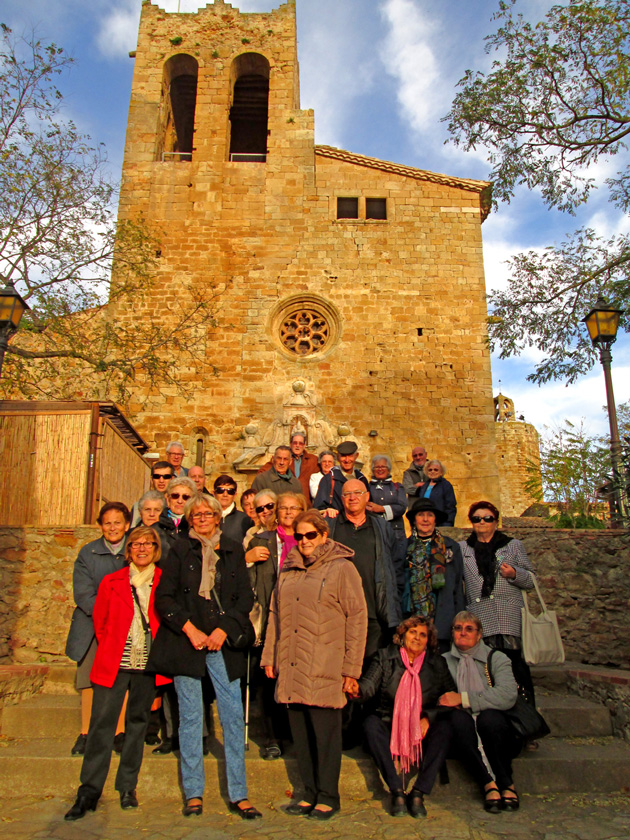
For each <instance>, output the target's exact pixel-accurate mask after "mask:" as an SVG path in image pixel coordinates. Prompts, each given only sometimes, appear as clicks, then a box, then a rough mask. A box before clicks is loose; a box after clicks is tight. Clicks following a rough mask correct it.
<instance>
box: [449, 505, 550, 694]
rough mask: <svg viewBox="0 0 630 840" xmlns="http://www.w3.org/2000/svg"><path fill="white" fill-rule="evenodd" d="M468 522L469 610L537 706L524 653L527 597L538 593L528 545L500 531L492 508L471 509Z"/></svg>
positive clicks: (465, 543) (464, 545)
mask: <svg viewBox="0 0 630 840" xmlns="http://www.w3.org/2000/svg"><path fill="white" fill-rule="evenodd" d="M468 519H469V520H470V522H471V524H472V527H473V532H472V534H471V535H470V536H469V537H468V539H466V540H463V541H462V542H460V547H461V549H462V555H463V558H464V576H465V580H466V598H467V602H468V603H467V609H468V610H470V612H472V613H474V615H476V616H477V617H478V618H479V620H480V621H481V623H482V625H483V640H484V642H485V643H486V645H488V647H491V648H496V649H497V650H501V651H503V653H505V655H506V656H507V657H508V658H509V659H510V660H511V662H512V668H513V669H514V676H515V678H516V681H517V682H518V684H519V685H520V686H521V687H522V688H523V689H524V691H525V693H526V695H527V699H528V700H530V702H532V703H533V702H534V684H533V682H532V677H531V673H530V670H529V666H528V665H527V663H526V662H525V660H524V659H523V656H522V652H521V648H522V642H521V608H522V607H523V591H527V590H529V589H533V588H534V581H533V580H532V573H533V571H534V570H533V568H532V564H531V563H530V561H529V559H528V557H527V554H526V553H525V548H524V547H523V543H522V542H520V541H519V540H515V539H513V538H512V537H508V536H507V534H504V533H503V532H502V531H499V530H498V527H499V511H498V509H497V508H496V507H495V506H494V505H493V504H492V503H491V502H486V501H480V502H475V503H474V504H472V505H471V506H470V508H469V510H468Z"/></svg>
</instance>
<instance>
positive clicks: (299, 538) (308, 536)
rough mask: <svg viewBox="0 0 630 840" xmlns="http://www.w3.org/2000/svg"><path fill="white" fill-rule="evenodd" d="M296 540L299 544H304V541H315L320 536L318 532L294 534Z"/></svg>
mask: <svg viewBox="0 0 630 840" xmlns="http://www.w3.org/2000/svg"><path fill="white" fill-rule="evenodd" d="M294 536H295V539H296V540H297V542H302V540H309V542H310V541H311V540H314V539H315V538H316V537H317V536H318V532H317V531H307V532H306V533H305V534H294Z"/></svg>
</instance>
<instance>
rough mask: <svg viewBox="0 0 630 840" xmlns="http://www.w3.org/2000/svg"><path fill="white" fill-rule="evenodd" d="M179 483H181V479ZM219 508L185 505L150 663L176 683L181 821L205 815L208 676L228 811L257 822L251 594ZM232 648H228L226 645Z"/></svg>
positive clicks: (210, 502)
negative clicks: (248, 755) (249, 752)
mask: <svg viewBox="0 0 630 840" xmlns="http://www.w3.org/2000/svg"><path fill="white" fill-rule="evenodd" d="M180 480H181V479H180ZM221 514H222V508H221V505H220V504H219V502H218V501H217V500H216V499H215V498H213V497H212V496H206V495H205V494H195V495H194V496H193V497H192V498H191V499H190V500H189V501H188V502H187V504H186V508H185V516H186V520H187V522H188V525H189V530H188V532H187V534H186V536H183V537H181V538H180V539H178V540H177V542H175V544H174V545H173V547H172V549H171V550H170V552H169V555H168V557H167V558H166V560H165V561H164V563H163V571H162V578H161V580H160V585H159V586H158V588H157V591H156V595H155V606H156V609H157V611H158V614H159V615H160V617H161V619H162V626H161V628H160V632H159V633H158V635H157V637H156V640H155V644H154V645H153V648H152V650H151V660H150V662H151V664H152V666H153V667H154V668H155V670H156V671H158V672H159V673H167V674H169V675H172V676H173V677H174V682H175V689H176V691H177V698H178V701H179V747H180V752H181V773H182V786H183V788H184V795H185V797H186V804H185V806H184V809H183V814H184V816H186V817H188V816H192V815H199V814H201V813H202V810H203V793H204V787H205V773H204V765H203V745H202V727H203V698H202V688H201V680H202V677H203V676H204V674H205V673H206V671H207V672H208V674H209V675H210V679H211V680H212V684H213V686H214V690H215V693H216V697H217V709H218V712H219V720H220V721H221V727H222V729H223V745H224V750H225V767H226V773H227V787H228V795H229V798H230V810H231V811H234V812H235V813H237V814H238V815H239V816H240V817H242V818H243V819H247V820H252V819H256V818H258V817H261V816H262V814H261V813H260V811H258V810H256V808H254V807H253V806H252V804H251V802H250V801H249V800H248V798H247V781H246V778H245V729H244V722H243V703H242V700H241V685H240V680H241V677H243V676H245V673H246V670H247V664H246V661H247V660H246V654H245V651H244V650H243V649H242V648H241V640H242V638H243V636H244V635H247V633H248V631H249V630H251V624H250V621H249V611H250V610H251V608H252V605H253V601H254V599H253V595H252V590H251V587H250V585H249V578H248V576H247V570H246V568H245V560H244V557H243V548H242V546H241V545H240V544H239V543H236V542H234V541H233V540H230V539H229V538H228V537H226V536H225V535H221V531H220V525H221ZM228 637H229V640H230V641H231V643H232V644H227V643H226V640H228Z"/></svg>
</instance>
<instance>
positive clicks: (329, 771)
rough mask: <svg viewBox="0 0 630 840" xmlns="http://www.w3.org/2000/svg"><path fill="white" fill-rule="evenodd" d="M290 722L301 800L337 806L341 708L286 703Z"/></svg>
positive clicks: (313, 803) (314, 803)
mask: <svg viewBox="0 0 630 840" xmlns="http://www.w3.org/2000/svg"><path fill="white" fill-rule="evenodd" d="M289 724H290V725H291V734H292V735H293V744H294V746H295V751H296V754H297V762H298V770H299V771H300V776H301V777H302V783H303V785H304V800H305V801H306V802H309V803H311V804H312V805H330V807H331V808H339V774H340V772H341V709H323V708H321V707H319V706H304V705H302V704H298V703H291V704H290V705H289Z"/></svg>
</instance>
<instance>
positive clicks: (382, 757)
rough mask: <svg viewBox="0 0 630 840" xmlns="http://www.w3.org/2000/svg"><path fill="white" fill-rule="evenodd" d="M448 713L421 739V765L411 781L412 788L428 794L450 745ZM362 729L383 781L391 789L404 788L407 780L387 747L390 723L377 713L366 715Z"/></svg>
mask: <svg viewBox="0 0 630 840" xmlns="http://www.w3.org/2000/svg"><path fill="white" fill-rule="evenodd" d="M450 717H451V714H450V713H449V712H447V713H446V714H444V715H440V717H438V719H437V720H436V721H435V722H434V723H432V724H431V725H430V726H429V729H428V732H427V735H426V737H425V738H424V739H423V741H422V765H421V767H420V770H419V772H418V777H417V778H416V781H415V782H414V785H413V787H414V790H419V791H420V792H421V793H426V794H429V793H431V791H432V789H433V785H434V784H435V779H436V777H437V774H438V773H439V772H440V768H441V767H442V765H443V764H444V760H445V759H446V756H447V755H448V752H449V749H450V747H451V742H452V737H453V729H452V726H451V724H450ZM363 731H364V732H365V738H366V741H367V743H368V747H369V749H370V752H371V753H372V757H373V758H374V761H375V763H376V766H377V767H378V769H379V771H380V774H381V776H382V777H383V779H384V780H385V784H386V785H387V787H388V788H389V789H390V790H392V791H393V790H404V789H405V787H406V782H405V780H404V779H403V777H402V775H401V774H400V773H398V771H397V770H396V765H395V764H394V759H393V758H392V754H391V751H390V748H389V743H390V739H391V735H392V724H391V722H390V721H387V722H386V721H384V720H383V719H382V718H381V717H380V716H379V715H374V714H372V715H368V716H367V717H366V718H365V720H364V721H363Z"/></svg>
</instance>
